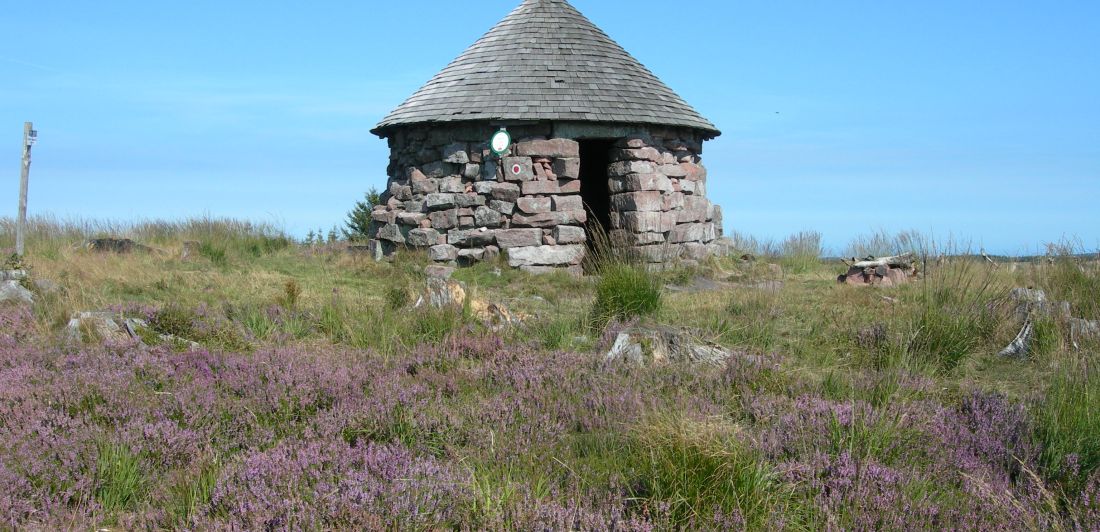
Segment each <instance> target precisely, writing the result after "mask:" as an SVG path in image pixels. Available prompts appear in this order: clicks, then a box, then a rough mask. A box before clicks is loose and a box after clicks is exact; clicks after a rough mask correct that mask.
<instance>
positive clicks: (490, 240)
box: [447, 229, 496, 247]
mask: <svg viewBox="0 0 1100 532" xmlns="http://www.w3.org/2000/svg"><path fill="white" fill-rule="evenodd" d="M495 242H496V232H494V231H488V230H484V229H462V230H458V231H450V232H448V233H447V243H448V244H451V245H452V246H461V247H480V246H488V245H492V244H494V243H495Z"/></svg>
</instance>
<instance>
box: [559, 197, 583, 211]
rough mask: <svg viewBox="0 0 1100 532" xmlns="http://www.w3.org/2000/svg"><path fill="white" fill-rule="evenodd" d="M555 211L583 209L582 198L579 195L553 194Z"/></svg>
mask: <svg viewBox="0 0 1100 532" xmlns="http://www.w3.org/2000/svg"><path fill="white" fill-rule="evenodd" d="M551 199H553V200H554V201H553V203H554V205H553V208H554V210H555V211H583V210H584V198H582V197H580V196H553V197H552V198H551Z"/></svg>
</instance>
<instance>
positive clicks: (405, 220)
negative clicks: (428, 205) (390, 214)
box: [397, 212, 428, 227]
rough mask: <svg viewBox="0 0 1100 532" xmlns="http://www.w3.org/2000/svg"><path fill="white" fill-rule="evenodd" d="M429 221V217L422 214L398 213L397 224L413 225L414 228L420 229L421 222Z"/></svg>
mask: <svg viewBox="0 0 1100 532" xmlns="http://www.w3.org/2000/svg"><path fill="white" fill-rule="evenodd" d="M426 219H428V215H427V214H424V213H420V212H399V213H397V223H399V224H401V225H411V226H413V227H420V222H423V221H424V220H426Z"/></svg>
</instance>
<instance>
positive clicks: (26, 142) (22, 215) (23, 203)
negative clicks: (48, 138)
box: [15, 122, 36, 257]
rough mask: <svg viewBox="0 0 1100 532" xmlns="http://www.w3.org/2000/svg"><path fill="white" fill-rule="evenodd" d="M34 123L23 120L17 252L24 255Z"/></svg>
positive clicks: (16, 231)
mask: <svg viewBox="0 0 1100 532" xmlns="http://www.w3.org/2000/svg"><path fill="white" fill-rule="evenodd" d="M35 136H36V135H35V131H34V125H33V124H31V123H30V122H23V165H22V170H21V171H20V173H19V219H18V220H17V221H16V223H15V254H16V255H19V256H20V257H22V256H23V247H24V244H25V242H24V238H25V235H24V231H25V230H26V225H27V186H28V185H29V181H30V175H31V146H32V145H33V144H34V140H35Z"/></svg>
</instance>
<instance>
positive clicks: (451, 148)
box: [443, 142, 470, 164]
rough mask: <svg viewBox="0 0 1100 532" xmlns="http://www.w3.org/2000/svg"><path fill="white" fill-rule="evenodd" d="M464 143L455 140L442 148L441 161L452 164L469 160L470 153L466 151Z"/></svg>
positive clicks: (464, 162)
mask: <svg viewBox="0 0 1100 532" xmlns="http://www.w3.org/2000/svg"><path fill="white" fill-rule="evenodd" d="M466 148H467V146H466V143H464V142H455V143H452V144H448V145H447V146H445V147H444V148H443V162H445V163H452V164H466V163H468V162H470V154H469V153H467V152H466Z"/></svg>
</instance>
